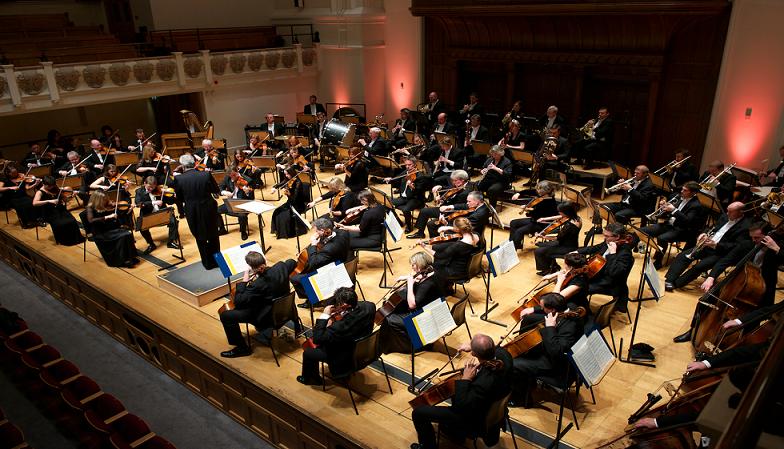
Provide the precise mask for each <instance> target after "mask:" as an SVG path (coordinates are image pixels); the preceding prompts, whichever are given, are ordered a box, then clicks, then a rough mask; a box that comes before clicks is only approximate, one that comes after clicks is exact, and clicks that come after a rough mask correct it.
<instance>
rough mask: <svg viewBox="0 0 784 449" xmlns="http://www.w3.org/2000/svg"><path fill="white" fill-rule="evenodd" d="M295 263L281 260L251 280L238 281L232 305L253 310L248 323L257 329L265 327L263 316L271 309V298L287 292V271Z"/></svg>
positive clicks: (292, 268) (289, 270)
mask: <svg viewBox="0 0 784 449" xmlns="http://www.w3.org/2000/svg"><path fill="white" fill-rule="evenodd" d="M296 264H297V263H296V262H295V261H293V260H288V261H281V262H278V263H276V264H275V265H273V266H271V267H269V268H267V270H266V271H265V272H264V273H262V274H260V275H259V276H257V277H256V279H253V280H252V281H251V282H247V283H246V282H238V283H237V286H236V288H237V290H236V293H235V294H234V307H235V308H236V309H242V310H244V309H251V310H253V311H254V313H253V314H251V315H252V317H253V318H252V321H250V323H251V324H253V325H254V326H256V327H257V328H259V329H263V328H265V327H266V324H267V323H265V321H266V320H265V318H266V317H267V315H268V314H269V312H270V310H271V309H272V300H273V299H276V298H280V297H281V296H283V295H285V294H287V293H288V292H289V289H290V286H289V273H291V271H292V270H294V267H295V266H296Z"/></svg>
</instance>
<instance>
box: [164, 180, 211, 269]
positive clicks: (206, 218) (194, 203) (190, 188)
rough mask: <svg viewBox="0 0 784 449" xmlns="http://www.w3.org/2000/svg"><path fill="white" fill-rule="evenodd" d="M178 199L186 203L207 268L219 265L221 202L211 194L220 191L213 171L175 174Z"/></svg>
mask: <svg viewBox="0 0 784 449" xmlns="http://www.w3.org/2000/svg"><path fill="white" fill-rule="evenodd" d="M174 192H175V194H176V195H177V200H178V201H182V202H183V203H185V204H184V207H185V218H186V220H187V221H188V228H189V229H190V230H191V234H193V237H194V238H195V239H196V244H197V245H198V247H199V255H200V256H201V263H202V265H204V268H206V269H208V270H210V269H213V268H217V267H218V264H217V263H216V262H215V259H214V258H213V254H215V253H217V252H219V251H220V240H219V239H218V205H217V204H216V203H215V200H214V199H213V197H212V195H218V194H219V191H218V184H217V183H216V182H215V178H213V177H212V174H210V173H208V172H204V171H198V170H193V169H191V170H187V171H186V172H185V173H183V174H181V175H179V176H177V177H176V178H174Z"/></svg>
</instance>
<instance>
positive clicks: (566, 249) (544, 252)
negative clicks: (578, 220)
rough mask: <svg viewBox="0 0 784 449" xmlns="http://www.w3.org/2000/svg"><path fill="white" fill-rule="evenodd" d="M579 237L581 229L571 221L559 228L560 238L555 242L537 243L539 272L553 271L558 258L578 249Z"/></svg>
mask: <svg viewBox="0 0 784 449" xmlns="http://www.w3.org/2000/svg"><path fill="white" fill-rule="evenodd" d="M579 237H580V227H579V226H576V225H575V224H574V223H572V222H571V220H570V221H567V222H566V223H565V224H563V225H562V226H561V227H560V228H558V236H557V237H556V239H555V240H553V241H545V242H540V243H537V246H539V248H536V249H535V250H534V260H535V261H536V269H537V270H538V271H548V270H552V269H553V267H554V266H555V265H556V263H555V258H556V257H558V256H563V255H564V254H566V253H570V252H572V251H574V250H576V249H577V247H578V246H579V243H578V239H579Z"/></svg>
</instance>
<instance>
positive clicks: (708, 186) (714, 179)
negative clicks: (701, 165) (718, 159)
mask: <svg viewBox="0 0 784 449" xmlns="http://www.w3.org/2000/svg"><path fill="white" fill-rule="evenodd" d="M735 165H736V163H733V164H732V165H730V166H728V167H724V170H722V171H720V172H719V173H718V174H717V175H716V176H709V177H708V179H706V180H705V181H703V182H701V183H700V189H702V190H705V191H711V190H713V189H715V188H716V186H717V185H719V182H720V181H721V177H722V176H724V175H726V174H728V173H729V172H730V170H732V168H733V167H735Z"/></svg>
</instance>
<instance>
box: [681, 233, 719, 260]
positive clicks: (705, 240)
mask: <svg viewBox="0 0 784 449" xmlns="http://www.w3.org/2000/svg"><path fill="white" fill-rule="evenodd" d="M713 234H715V233H714V232H713V229H711V230H710V231H708V232H707V233H705V236H704V237H702V238H701V239H699V240H697V244H696V245H694V246H693V247H692V248H691V251H689V252H688V253H686V258H687V259H689V260H693V259H694V255H695V254H697V251H699V250H701V249H702V248H704V247H705V244H706V243H708V240H710V239H712V238H713Z"/></svg>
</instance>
